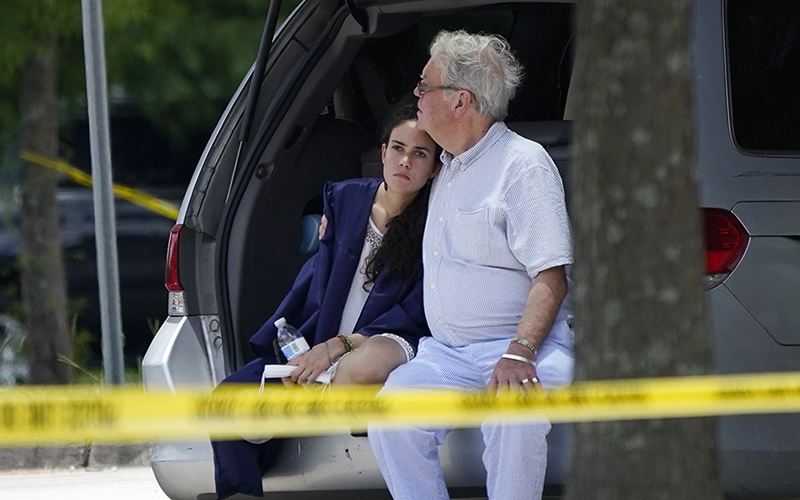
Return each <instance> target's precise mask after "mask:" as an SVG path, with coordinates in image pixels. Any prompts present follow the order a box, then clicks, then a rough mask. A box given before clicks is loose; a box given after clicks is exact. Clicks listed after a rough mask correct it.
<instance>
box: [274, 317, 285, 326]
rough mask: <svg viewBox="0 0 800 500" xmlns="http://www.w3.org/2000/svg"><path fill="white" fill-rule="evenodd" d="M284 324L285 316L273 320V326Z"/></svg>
mask: <svg viewBox="0 0 800 500" xmlns="http://www.w3.org/2000/svg"><path fill="white" fill-rule="evenodd" d="M282 326H286V318H278V319H276V320H275V328H280V327H282Z"/></svg>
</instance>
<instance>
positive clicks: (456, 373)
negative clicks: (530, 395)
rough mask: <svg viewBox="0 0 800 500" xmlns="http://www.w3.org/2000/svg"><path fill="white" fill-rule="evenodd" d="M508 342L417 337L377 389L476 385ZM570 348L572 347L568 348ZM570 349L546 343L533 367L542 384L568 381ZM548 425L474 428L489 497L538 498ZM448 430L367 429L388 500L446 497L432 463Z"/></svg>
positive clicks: (482, 382) (499, 499)
mask: <svg viewBox="0 0 800 500" xmlns="http://www.w3.org/2000/svg"><path fill="white" fill-rule="evenodd" d="M508 343H509V339H502V340H493V341H487V342H480V343H476V344H471V345H468V346H464V347H456V348H454V347H448V346H445V345H444V344H442V343H440V342H439V341H437V340H436V339H434V338H432V337H425V338H423V339H422V340H421V341H420V344H419V350H418V353H417V356H416V357H415V358H414V359H413V360H411V361H410V362H408V363H406V364H405V365H402V366H400V367H399V368H397V369H396V370H395V371H393V372H392V373H391V375H390V376H389V379H388V380H387V381H386V384H385V385H384V388H383V389H382V390H381V394H385V393H388V392H391V391H396V390H400V389H403V388H409V387H421V388H424V387H428V388H455V389H483V388H485V387H486V386H487V385H488V382H489V377H490V376H491V374H492V371H493V370H494V367H495V365H496V364H497V361H498V360H499V359H500V356H501V355H502V354H503V353H504V352H506V350H507V349H508ZM570 347H571V346H570ZM573 367H574V358H573V355H572V349H571V348H568V347H565V346H561V345H558V344H555V343H552V342H545V344H544V345H543V346H542V348H541V349H540V351H539V356H538V358H537V366H536V371H537V375H538V377H539V380H540V381H541V382H542V385H544V386H545V387H547V388H552V387H557V386H561V385H566V384H569V383H570V382H571V381H572V372H573ZM549 431H550V423H549V422H546V421H538V422H532V423H530V424H528V423H526V424H496V423H491V422H484V424H483V425H482V426H481V432H482V433H483V440H484V443H485V444H486V450H485V452H484V454H483V463H484V466H485V468H486V475H487V478H486V490H487V492H488V495H489V499H490V500H534V499H538V498H541V496H542V490H543V488H544V474H545V469H546V467H547V441H546V439H545V438H546V436H547V433H548V432H549ZM449 432H450V429H419V428H403V429H399V430H398V429H396V428H395V429H394V430H388V429H387V430H384V429H381V428H379V427H370V428H369V442H370V445H371V446H372V450H373V452H374V453H375V458H376V459H377V462H378V466H379V467H380V469H381V473H382V474H383V478H384V480H385V481H386V484H387V486H388V487H389V491H390V492H391V493H392V497H393V498H394V499H395V500H419V499H422V498H425V499H431V500H447V499H449V498H450V496H449V495H448V493H447V487H446V486H445V483H444V478H443V476H442V471H441V469H440V467H439V453H438V446H439V445H441V444H442V443H443V442H444V439H445V437H446V436H447V434H448V433H449Z"/></svg>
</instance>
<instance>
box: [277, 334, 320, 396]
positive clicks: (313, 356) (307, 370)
mask: <svg viewBox="0 0 800 500" xmlns="http://www.w3.org/2000/svg"><path fill="white" fill-rule="evenodd" d="M328 350H329V349H328V348H326V347H325V342H323V343H321V344H317V345H315V346H314V347H312V348H311V350H309V351H307V352H305V353H303V354H301V355H300V356H298V357H296V358H294V359H292V360H290V361H289V362H288V363H286V365H287V366H296V367H297V369H296V370H295V371H293V372H292V374H291V375H289V376H288V377H286V378H284V379H282V381H283V383H284V385H286V386H291V385H293V384H311V383H313V382H314V381H315V380H316V379H317V377H319V376H320V374H321V373H322V372H324V371H325V370H327V369H328V368H329V367H330V366H331V359H330V358H329V357H328Z"/></svg>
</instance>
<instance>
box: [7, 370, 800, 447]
mask: <svg viewBox="0 0 800 500" xmlns="http://www.w3.org/2000/svg"><path fill="white" fill-rule="evenodd" d="M377 390H378V388H377V387H364V386H350V387H345V386H333V387H331V388H329V389H327V390H326V391H324V392H322V391H321V390H319V389H315V390H309V389H303V388H297V389H285V388H283V387H274V388H267V389H266V390H265V391H264V393H263V394H259V393H258V388H257V387H256V386H249V385H247V386H240V387H230V388H225V389H219V390H217V391H215V392H213V393H211V392H210V391H209V390H201V389H197V390H188V391H183V392H181V393H179V394H174V395H173V394H170V393H167V392H147V393H145V392H143V390H142V388H141V387H123V388H107V387H97V386H93V387H92V386H88V387H87V386H77V387H25V388H17V389H9V390H6V391H2V392H0V445H26V444H36V443H40V444H54V443H62V442H81V441H93V442H115V443H120V442H131V441H141V442H149V441H175V440H184V439H196V438H206V437H208V436H209V435H210V436H213V437H215V438H235V437H237V436H242V435H245V436H257V435H260V434H262V435H263V434H267V435H275V436H304V435H316V434H336V433H342V432H351V431H363V430H364V429H366V427H367V424H377V425H385V426H399V425H417V426H427V427H449V428H455V427H473V426H477V425H479V424H480V423H481V422H483V421H484V420H486V419H487V418H492V419H503V420H508V421H531V420H536V419H544V418H546V419H549V420H550V421H551V422H575V421H598V420H629V419H651V418H677V417H698V416H713V415H729V414H745V413H781V412H783V413H786V412H798V411H800V373H785V374H754V375H727V376H707V377H683V378H662V379H644V380H618V381H607V382H584V383H576V384H574V385H572V386H570V387H567V388H564V389H559V390H553V391H535V392H533V393H531V394H528V395H522V394H512V393H510V392H509V393H503V394H499V395H489V394H487V393H485V392H459V391H452V390H425V391H420V390H416V391H403V392H395V393H391V394H388V395H381V396H377Z"/></svg>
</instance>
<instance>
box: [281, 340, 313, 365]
mask: <svg viewBox="0 0 800 500" xmlns="http://www.w3.org/2000/svg"><path fill="white" fill-rule="evenodd" d="M307 350H308V342H306V339H305V337H300V338H299V339H295V340H293V341H291V342H290V343H288V344H286V345H285V346H283V347H281V352H282V353H283V355H284V356H285V357H286V359H287V360H290V359H292V358H294V357H296V356H299V355H300V354H303V353H304V352H306V351H307Z"/></svg>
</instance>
